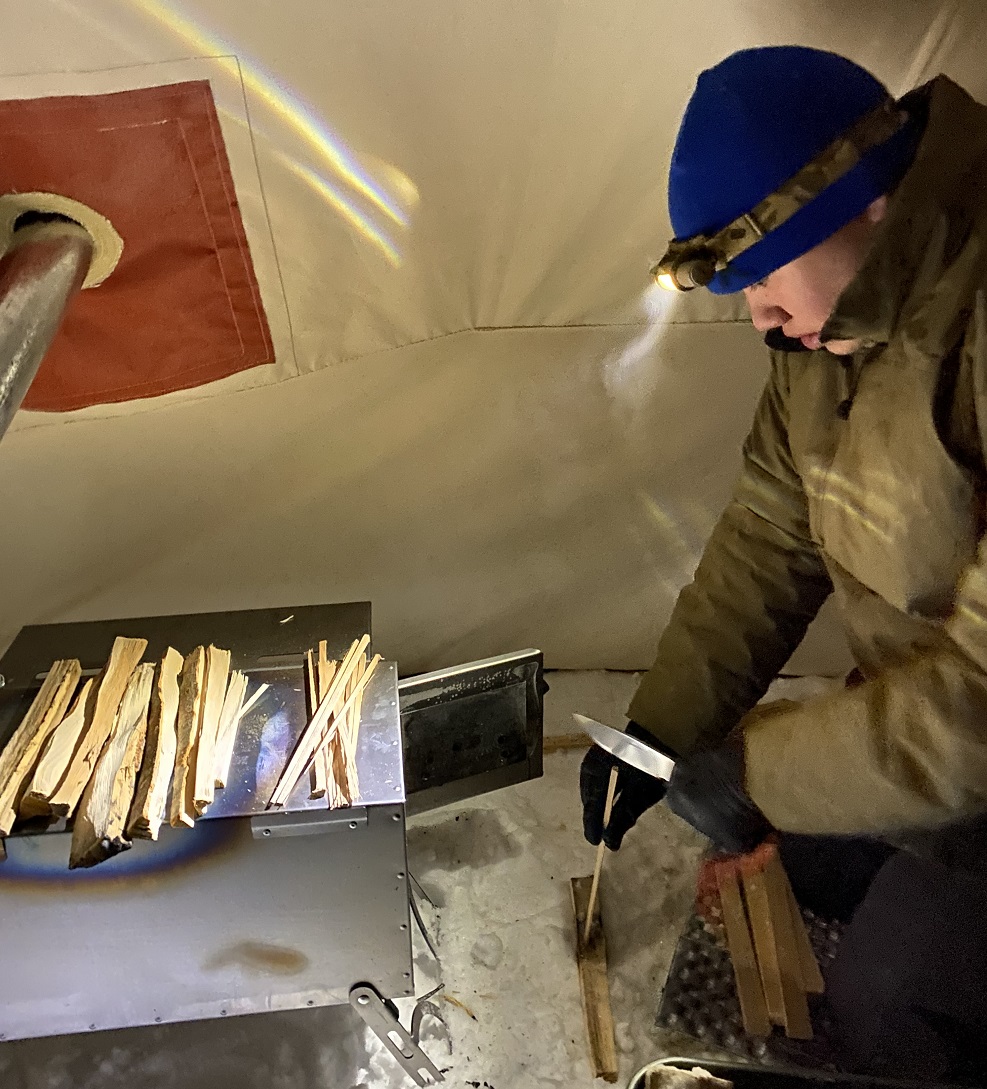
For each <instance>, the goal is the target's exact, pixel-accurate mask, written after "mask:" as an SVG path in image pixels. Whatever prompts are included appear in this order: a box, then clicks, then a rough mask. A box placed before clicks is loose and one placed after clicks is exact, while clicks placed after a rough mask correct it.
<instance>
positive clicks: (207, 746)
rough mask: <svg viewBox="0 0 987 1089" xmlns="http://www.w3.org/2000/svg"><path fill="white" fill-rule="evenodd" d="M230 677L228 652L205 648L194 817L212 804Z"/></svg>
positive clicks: (196, 758)
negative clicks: (220, 723)
mask: <svg viewBox="0 0 987 1089" xmlns="http://www.w3.org/2000/svg"><path fill="white" fill-rule="evenodd" d="M229 677H230V652H229V651H228V650H220V649H219V648H218V647H212V646H211V647H209V648H208V649H207V650H206V679H205V686H204V690H203V696H202V721H201V724H200V727H199V741H198V744H197V745H196V747H195V786H194V790H193V801H194V805H195V813H196V816H201V815H202V814H203V813H204V812H205V811H206V807H207V806H208V805H210V804H211V803H212V800H213V798H214V797H215V792H216V737H217V735H218V733H219V720H220V718H221V717H222V714H223V703H224V701H225V699H226V687H227V682H228V680H229Z"/></svg>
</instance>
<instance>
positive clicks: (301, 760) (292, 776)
mask: <svg viewBox="0 0 987 1089" xmlns="http://www.w3.org/2000/svg"><path fill="white" fill-rule="evenodd" d="M369 643H370V636H369V635H365V636H363V638H362V639H360V640H359V641H358V642H354V643H353V645H352V646H351V647H350V649H349V650H348V651H347V653H346V657H345V658H344V659H343V661H342V664H341V665H340V667H339V669H337V670H336V674H335V676H334V677H333V679H332V683H331V684H330V685H329V691H328V692H327V693H326V696H325V699H323V701H322V702H321V703H320V704H319V709H318V711H316V713H315V716H314V717H313V719H312V721H311V722H310V723H309V724H308V725H307V726H306V727H305V729H304V730H303V731H302V734H301V736H300V737H299V739H298V742H297V744H296V745H295V751H294V752H293V753H292V754H291V759H290V760H289V761H288V765H287V767H286V768H285V769H284V772H283V773H282V775H281V778H280V779H279V780H278V785H277V787H276V788H275V790H274V793H273V794H272V795H271V798H270V801H269V802H268V806H272V805H283V804H284V803H285V801H287V798H288V795H289V794H290V793H291V791H292V790H293V789H294V786H295V784H296V783H297V782H298V780H299V778H301V776H302V775H304V774H305V772H306V771H307V770H308V768H309V766H310V764H311V762H312V758H313V756H314V755H315V754H316V753H317V752H318V751H319V749H321V748H322V747H323V746H324V745H325V744H326V742H327V741H328V740H329V739H330V738H331V737H332V736H333V735H334V734H335V732H336V730H337V729H338V725H339V719H338V717H336V716H342V715H344V714H345V713H346V710H348V708H347V706H346V703H345V702H344V700H345V695H344V694H345V690H346V682H347V681H348V680H349V675H350V672H351V671H352V670H353V668H354V667H355V665H356V661H357V658H358V656H359V655H361V654H363V652H364V651H365V650H366V649H367V646H368V644H369ZM379 661H380V656H379V655H377V656H375V657H374V660H373V662H371V664H370V666H369V667H368V668H367V672H366V673H365V674H364V676H363V679H362V680H361V682H360V683H361V685H364V686H365V685H366V682H367V681H368V680H369V679H370V677H371V676H372V674H373V671H374V669H375V668H376V666H377V663H378V662H379ZM351 698H352V697H351ZM340 705H342V706H340Z"/></svg>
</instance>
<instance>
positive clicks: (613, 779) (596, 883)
mask: <svg viewBox="0 0 987 1089" xmlns="http://www.w3.org/2000/svg"><path fill="white" fill-rule="evenodd" d="M616 789H617V768H616V766H615V767H614V768H612V769H611V771H610V782H609V784H608V785H607V801H606V805H605V806H604V807H603V827H604V828H606V826H607V825H608V824H609V823H610V813H611V811H612V810H613V795H614V791H615V790H616ZM605 850H606V844H605V843H604V842H603V838H602V837H601V838H600V843H599V846H598V847H597V848H596V865H595V866H594V867H593V884H592V885H590V887H589V901H588V903H587V905H586V926H585V929H584V930H583V945H588V944H589V936H590V933H591V931H592V929H593V909H594V908H595V907H596V894H597V891H598V890H599V887H600V871H601V870H602V869H603V853H604V851H605Z"/></svg>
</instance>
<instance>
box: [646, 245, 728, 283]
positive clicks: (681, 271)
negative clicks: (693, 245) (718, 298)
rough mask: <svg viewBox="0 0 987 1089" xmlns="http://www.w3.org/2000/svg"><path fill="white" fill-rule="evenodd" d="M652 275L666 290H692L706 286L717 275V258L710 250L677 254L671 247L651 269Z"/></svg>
mask: <svg viewBox="0 0 987 1089" xmlns="http://www.w3.org/2000/svg"><path fill="white" fill-rule="evenodd" d="M651 275H652V277H653V278H654V281H655V283H656V284H658V286H659V287H663V288H664V289H665V290H666V291H692V289H693V288H695V287H705V286H706V285H707V284H708V283H710V281H711V280H712V279H713V277H714V276H715V275H716V258H715V257H714V256H713V254H712V253H710V252H709V250H704V249H696V250H694V251H692V252H691V253H690V252H688V251H686V252H684V253H679V254H676V253H675V252H674V248H670V249H669V251H668V253H666V254H665V256H664V257H663V258H662V259H661V260H660V261H659V262H658V264H657V265H655V266H654V267H653V268H652V269H651Z"/></svg>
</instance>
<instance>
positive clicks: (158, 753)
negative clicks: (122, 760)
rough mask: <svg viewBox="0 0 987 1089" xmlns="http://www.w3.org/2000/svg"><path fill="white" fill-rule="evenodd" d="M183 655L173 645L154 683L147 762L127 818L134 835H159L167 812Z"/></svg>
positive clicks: (151, 836)
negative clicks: (179, 676) (179, 678)
mask: <svg viewBox="0 0 987 1089" xmlns="http://www.w3.org/2000/svg"><path fill="white" fill-rule="evenodd" d="M181 670H182V656H181V655H180V654H179V653H178V651H177V650H175V648H174V647H169V648H168V650H167V651H166V652H165V655H164V658H162V660H161V664H160V665H159V666H158V671H157V676H156V677H155V680H154V684H153V685H152V686H151V704H150V713H149V717H148V723H147V741H146V744H145V746H144V762H143V764H142V766H141V773H140V779H139V780H138V783H137V790H136V791H135V793H134V801H133V804H132V805H131V807H130V815H129V817H128V818H127V834H128V835H129V836H130V838H131V839H157V838H158V831H159V829H160V828H161V825H162V823H163V822H164V819H165V817H166V815H167V807H168V788H169V787H170V786H171V777H172V775H173V774H174V771H175V752H176V750H177V747H178V736H177V734H176V732H175V723H176V721H177V719H178V675H179V673H181Z"/></svg>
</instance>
